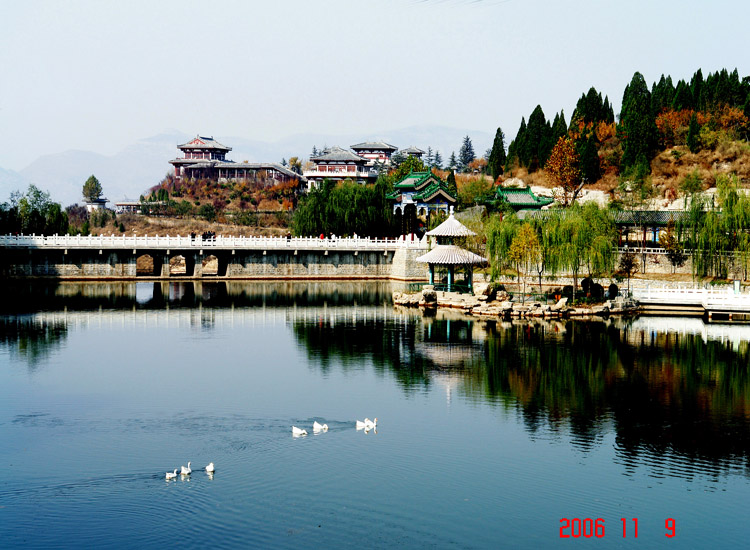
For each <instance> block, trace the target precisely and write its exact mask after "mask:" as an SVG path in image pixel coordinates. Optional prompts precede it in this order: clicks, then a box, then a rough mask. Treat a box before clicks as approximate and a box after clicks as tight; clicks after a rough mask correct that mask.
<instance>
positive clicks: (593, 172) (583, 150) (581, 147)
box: [576, 134, 602, 183]
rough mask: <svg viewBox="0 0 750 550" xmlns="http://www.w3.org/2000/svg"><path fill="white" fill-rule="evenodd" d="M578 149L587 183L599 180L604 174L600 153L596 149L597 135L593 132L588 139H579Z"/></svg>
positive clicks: (582, 171) (580, 163) (579, 162)
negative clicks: (602, 172)
mask: <svg viewBox="0 0 750 550" xmlns="http://www.w3.org/2000/svg"><path fill="white" fill-rule="evenodd" d="M576 149H577V151H578V165H579V167H580V169H581V177H582V178H583V180H584V181H585V182H586V183H594V182H595V181H598V180H599V178H601V177H602V174H601V163H600V161H599V154H598V153H597V151H596V135H595V134H592V135H591V136H589V138H588V139H582V140H579V142H578V144H577V145H576Z"/></svg>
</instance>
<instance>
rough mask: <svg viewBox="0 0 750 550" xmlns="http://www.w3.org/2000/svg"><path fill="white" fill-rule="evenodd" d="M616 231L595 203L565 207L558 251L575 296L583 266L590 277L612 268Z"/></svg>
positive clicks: (608, 218)
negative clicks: (565, 212) (570, 275)
mask: <svg viewBox="0 0 750 550" xmlns="http://www.w3.org/2000/svg"><path fill="white" fill-rule="evenodd" d="M616 234H617V231H616V229H615V224H614V222H613V221H612V219H611V218H610V216H609V214H608V213H607V211H606V210H603V209H601V208H599V207H598V206H597V205H596V204H594V203H587V204H585V205H583V206H578V205H574V206H573V207H571V208H570V209H569V210H568V215H566V216H565V217H564V218H563V221H562V224H561V226H560V230H559V237H558V238H559V252H558V253H559V259H560V260H559V261H560V267H562V268H567V269H569V270H570V272H571V273H572V274H573V293H574V294H573V295H574V296H575V292H576V291H577V290H578V277H579V275H580V274H581V273H582V272H583V270H584V269H585V270H587V272H588V275H589V276H591V277H599V276H601V275H603V274H606V273H611V272H612V271H613V269H614V264H615V249H614V243H615V238H616Z"/></svg>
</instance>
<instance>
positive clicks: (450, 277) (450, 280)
mask: <svg viewBox="0 0 750 550" xmlns="http://www.w3.org/2000/svg"><path fill="white" fill-rule="evenodd" d="M452 290H453V264H451V265H449V266H448V292H451V291H452Z"/></svg>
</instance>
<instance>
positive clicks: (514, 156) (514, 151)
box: [508, 117, 528, 166]
mask: <svg viewBox="0 0 750 550" xmlns="http://www.w3.org/2000/svg"><path fill="white" fill-rule="evenodd" d="M525 142H526V118H524V117H521V126H519V127H518V133H517V134H516V139H514V140H513V141H511V142H510V145H509V146H508V152H509V153H510V158H509V159H508V160H509V162H513V161H514V160H517V161H518V164H519V165H520V166H526V164H527V162H528V160H527V159H526V158H525V157H524V154H525V153H526V146H525Z"/></svg>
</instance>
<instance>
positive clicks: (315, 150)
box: [310, 145, 320, 158]
mask: <svg viewBox="0 0 750 550" xmlns="http://www.w3.org/2000/svg"><path fill="white" fill-rule="evenodd" d="M319 154H320V153H319V152H318V148H317V147H315V145H313V148H312V153H310V158H315V157H317V156H318V155H319Z"/></svg>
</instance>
